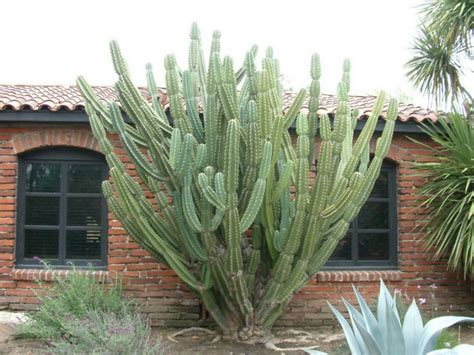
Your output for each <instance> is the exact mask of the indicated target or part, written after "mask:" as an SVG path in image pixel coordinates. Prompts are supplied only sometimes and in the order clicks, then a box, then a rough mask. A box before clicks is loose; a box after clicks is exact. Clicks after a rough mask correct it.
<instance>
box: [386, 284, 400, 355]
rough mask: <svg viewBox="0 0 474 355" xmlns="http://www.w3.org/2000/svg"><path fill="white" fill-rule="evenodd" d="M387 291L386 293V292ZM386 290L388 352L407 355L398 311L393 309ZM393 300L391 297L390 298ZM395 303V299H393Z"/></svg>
mask: <svg viewBox="0 0 474 355" xmlns="http://www.w3.org/2000/svg"><path fill="white" fill-rule="evenodd" d="M385 290H386V292H385ZM385 290H384V298H385V317H386V322H387V323H386V324H385V327H386V330H387V343H386V350H387V353H389V354H405V341H404V339H403V332H402V327H401V325H400V320H399V317H398V314H397V312H396V310H394V309H393V307H392V305H391V304H390V299H388V296H390V294H389V293H388V290H387V289H385ZM390 298H391V296H390ZM391 301H392V302H393V299H391Z"/></svg>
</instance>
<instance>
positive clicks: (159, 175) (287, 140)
mask: <svg viewBox="0 0 474 355" xmlns="http://www.w3.org/2000/svg"><path fill="white" fill-rule="evenodd" d="M219 41H220V34H219V33H218V32H215V33H214V35H213V41H212V47H211V53H210V59H209V63H208V65H206V63H205V62H204V55H203V50H202V48H201V37H200V33H199V30H198V28H197V26H196V25H193V27H192V31H191V45H190V51H189V67H188V68H187V69H185V70H180V69H179V68H178V66H177V63H176V60H175V58H174V57H173V56H172V55H170V56H167V57H166V58H165V70H166V87H167V96H168V98H169V102H170V110H169V112H165V111H164V109H163V107H162V106H161V104H160V101H159V97H158V92H157V89H156V85H155V80H154V77H153V73H152V68H151V66H150V65H148V66H147V79H148V80H147V82H148V92H149V95H150V97H151V100H147V99H145V98H144V97H143V96H142V95H141V93H140V91H139V90H138V89H137V88H136V87H135V86H134V85H133V84H132V81H131V79H130V74H129V71H128V68H127V65H126V63H125V61H124V59H123V57H122V54H121V52H120V49H119V47H118V45H117V43H115V42H112V43H111V52H112V59H113V64H114V68H115V71H116V73H117V75H118V82H117V84H116V86H115V88H116V90H117V93H118V95H119V98H120V103H121V108H119V106H118V105H117V103H109V104H105V103H104V102H102V101H100V100H99V99H98V97H97V96H96V95H95V93H94V91H93V89H92V88H91V87H90V86H89V84H88V83H87V82H86V81H85V80H84V79H83V78H81V77H80V78H78V81H77V82H78V85H79V87H80V89H81V92H82V94H83V96H84V97H85V101H86V111H87V113H88V115H89V117H90V123H91V127H92V130H93V133H94V135H95V137H96V138H97V139H98V141H99V143H100V146H101V149H102V151H103V152H104V154H105V156H106V158H107V162H108V164H109V166H110V172H111V179H110V180H109V181H104V182H103V186H102V187H103V191H104V195H105V197H106V199H107V201H108V204H109V206H110V208H111V210H112V211H113V213H114V214H115V216H116V217H117V218H118V219H119V220H120V221H121V222H122V223H123V225H124V226H125V228H126V229H127V231H128V232H129V233H130V235H131V236H132V237H133V238H134V239H135V240H136V241H137V242H139V243H140V244H141V245H142V246H143V247H144V248H146V249H147V250H148V251H149V252H150V253H151V254H152V255H153V256H154V257H156V259H157V260H159V261H160V262H162V263H164V264H166V265H168V266H169V267H171V268H172V269H173V270H174V271H175V272H176V273H177V274H178V276H179V277H180V278H181V279H182V280H183V282H185V283H186V285H188V287H189V288H190V289H191V290H192V291H194V292H195V293H196V295H197V296H198V297H199V298H200V299H201V300H202V302H203V304H204V305H205V307H206V309H207V310H208V311H209V313H210V314H211V315H212V317H213V319H214V320H215V322H216V323H217V324H218V326H219V327H220V328H221V330H222V331H223V333H225V334H230V335H235V336H238V337H239V338H240V339H246V338H248V337H251V336H259V335H262V334H265V333H266V332H268V331H269V330H270V329H271V328H272V326H273V324H274V322H275V321H276V320H277V318H278V317H279V315H280V314H281V313H282V312H283V310H284V308H285V306H286V304H287V303H288V302H289V301H290V299H291V297H292V295H293V294H294V293H295V292H297V291H298V290H299V289H300V288H301V287H302V286H303V285H304V284H305V282H306V281H307V280H308V279H309V278H310V277H311V275H313V274H315V273H316V272H318V271H319V270H320V269H321V267H322V266H323V265H324V264H325V263H326V261H327V260H328V258H329V257H330V256H331V254H332V253H333V251H334V249H335V248H336V246H337V244H338V242H339V240H340V239H341V238H342V237H343V236H344V235H345V234H346V231H347V229H348V226H349V223H350V222H351V220H352V219H354V218H355V217H356V216H357V214H358V212H359V210H360V208H361V206H362V205H363V204H364V202H365V201H366V199H367V197H368V196H369V194H370V192H371V190H372V187H373V185H374V182H375V180H376V179H377V177H378V174H379V171H380V167H381V164H382V160H383V158H384V157H385V155H386V154H387V151H388V149H389V145H390V142H391V138H392V133H393V127H394V121H395V117H396V113H397V103H396V102H395V100H391V101H390V104H389V108H388V115H387V120H386V123H385V128H384V131H383V133H382V135H381V137H380V138H378V139H377V144H376V147H375V154H374V156H373V158H372V159H371V160H370V159H369V155H368V151H369V150H368V146H369V142H370V141H371V139H372V135H373V133H374V129H375V125H376V123H377V120H378V117H379V116H380V114H381V112H382V109H383V106H384V102H385V100H384V95H383V94H382V95H380V96H379V97H378V99H377V101H376V103H375V105H374V107H373V110H372V114H371V115H370V117H369V118H368V120H367V121H366V123H365V127H364V129H363V130H362V132H361V133H360V134H359V136H358V137H357V139H356V140H355V143H353V139H354V138H353V129H354V118H353V116H352V115H351V109H350V108H349V106H348V91H349V71H350V65H349V63H348V62H345V63H344V75H343V78H342V81H341V82H340V83H339V85H338V106H337V111H336V114H335V117H334V119H332V118H330V117H328V116H327V115H322V116H321V117H320V116H319V115H318V114H317V109H318V102H319V92H320V89H319V78H320V75H321V73H320V63H319V56H318V55H314V56H313V57H312V63H311V77H312V82H311V86H310V91H309V94H310V101H309V112H308V114H305V113H302V112H301V108H302V105H303V103H304V100H305V98H306V96H307V93H306V90H304V89H303V90H301V91H300V92H299V93H298V94H297V95H296V97H295V99H294V101H293V103H292V105H291V107H290V108H289V109H288V110H287V111H286V113H284V112H283V106H282V95H283V91H282V87H281V84H280V82H279V65H278V61H277V60H276V59H275V58H273V54H272V51H271V49H270V50H267V53H266V56H265V58H263V63H262V66H261V69H260V70H257V67H256V65H255V54H256V48H252V49H251V50H250V51H249V52H248V53H247V55H246V57H245V62H244V64H243V67H242V68H241V69H239V70H235V69H234V66H233V62H232V59H231V58H229V57H224V58H223V59H221V55H220V44H219ZM124 113H125V114H126V115H127V117H128V118H129V120H130V124H129V123H128V122H127V123H126V121H125V120H124V116H123V114H124ZM295 125H296V143H295V142H294V140H292V138H291V135H290V131H291V129H292V127H294V126H295ZM107 132H110V133H116V134H118V136H119V137H120V140H121V143H122V145H123V146H124V147H125V149H126V151H127V152H128V155H129V156H130V158H131V160H132V161H133V163H134V165H135V168H136V172H137V174H138V177H139V180H138V179H135V178H134V177H132V176H131V175H130V172H129V170H127V168H126V166H125V164H124V163H123V162H122V161H121V160H120V158H119V156H118V155H116V154H115V153H114V146H113V144H112V142H111V141H110V139H109V137H110V136H108V135H107ZM317 132H319V136H320V142H321V143H320V145H319V151H318V150H317V149H315V135H316V133H317ZM315 162H317V164H316V165H317V168H316V177H315V180H314V183H312V184H311V183H310V182H309V181H310V179H309V175H310V171H311V169H312V167H313V166H314V164H315ZM150 193H151V194H150ZM150 196H153V198H150Z"/></svg>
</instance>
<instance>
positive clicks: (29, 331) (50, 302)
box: [18, 265, 132, 341]
mask: <svg viewBox="0 0 474 355" xmlns="http://www.w3.org/2000/svg"><path fill="white" fill-rule="evenodd" d="M46 268H49V266H48V265H46ZM85 271H87V272H85ZM52 274H53V275H56V274H55V273H54V272H53V273H52ZM38 283H39V285H40V292H36V295H37V297H38V299H39V300H40V302H41V305H40V307H39V308H38V310H36V311H34V312H31V313H30V314H29V316H28V321H27V322H26V323H25V324H22V325H20V326H19V328H18V335H20V336H26V337H33V338H41V339H45V340H48V341H54V340H57V339H59V338H60V337H61V336H64V334H66V333H67V330H66V324H68V322H70V320H71V319H81V318H82V317H83V316H84V315H86V314H88V313H89V312H103V313H111V314H115V315H117V316H121V315H125V314H128V313H130V312H131V309H132V304H131V301H128V300H125V299H124V298H123V297H122V292H121V285H120V283H119V282H113V283H112V284H105V283H103V282H98V281H97V280H96V279H95V277H94V276H93V275H92V269H89V270H77V269H76V268H75V267H73V268H72V269H71V271H70V272H69V273H68V275H67V276H66V277H59V276H54V280H53V283H52V284H50V285H47V284H45V283H43V282H42V281H38ZM48 284H49V283H48Z"/></svg>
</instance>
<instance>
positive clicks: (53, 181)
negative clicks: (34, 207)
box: [26, 163, 61, 192]
mask: <svg viewBox="0 0 474 355" xmlns="http://www.w3.org/2000/svg"><path fill="white" fill-rule="evenodd" d="M60 180H61V164H51V163H29V164H27V165H26V191H27V192H59V189H60Z"/></svg>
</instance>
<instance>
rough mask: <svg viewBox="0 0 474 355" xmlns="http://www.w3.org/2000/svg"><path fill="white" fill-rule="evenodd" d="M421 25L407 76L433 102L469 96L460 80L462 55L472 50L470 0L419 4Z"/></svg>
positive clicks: (473, 6) (473, 18)
mask: <svg viewBox="0 0 474 355" xmlns="http://www.w3.org/2000/svg"><path fill="white" fill-rule="evenodd" d="M420 15H421V16H422V25H421V26H420V33H419V35H418V37H417V38H416V39H415V43H414V47H413V49H414V51H415V54H414V57H413V58H412V59H411V60H410V61H409V62H408V63H407V67H408V78H409V79H410V80H411V81H412V82H413V84H414V85H415V86H416V87H417V88H418V89H419V90H420V91H421V92H422V93H423V94H426V95H428V96H429V97H431V98H434V100H435V103H436V104H441V103H451V104H452V105H454V104H455V103H456V102H461V101H463V100H466V99H467V100H468V101H469V102H472V96H471V95H470V94H469V93H468V91H467V90H466V88H465V87H464V85H463V84H462V75H463V70H462V66H461V59H462V58H463V57H465V56H467V55H469V52H470V50H471V37H472V36H473V33H474V2H473V1H472V0H427V1H426V2H425V3H423V4H422V5H420Z"/></svg>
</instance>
